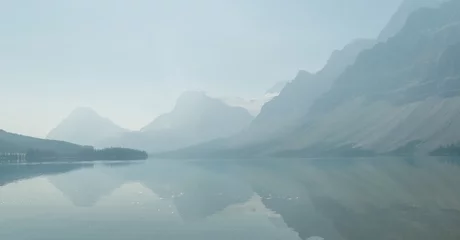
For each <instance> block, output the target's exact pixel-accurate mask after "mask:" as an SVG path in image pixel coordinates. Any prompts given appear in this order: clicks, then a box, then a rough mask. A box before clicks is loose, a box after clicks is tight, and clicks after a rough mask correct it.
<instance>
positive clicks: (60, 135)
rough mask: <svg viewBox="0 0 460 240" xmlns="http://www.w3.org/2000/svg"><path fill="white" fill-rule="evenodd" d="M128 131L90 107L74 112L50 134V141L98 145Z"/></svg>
mask: <svg viewBox="0 0 460 240" xmlns="http://www.w3.org/2000/svg"><path fill="white" fill-rule="evenodd" d="M126 131H127V130H125V129H123V128H121V127H120V126H118V125H116V124H115V123H113V122H112V121H111V120H110V119H108V118H105V117H102V116H101V115H99V114H98V113H97V112H96V111H94V110H93V109H91V108H88V107H79V108H76V109H75V110H73V111H72V112H71V113H70V115H69V116H68V117H67V118H65V119H64V120H63V121H62V122H61V123H59V124H58V126H57V127H56V128H54V129H53V130H51V131H50V132H49V133H48V136H47V138H48V139H54V140H62V141H68V142H73V143H77V144H81V145H97V144H98V142H99V141H101V140H103V139H105V138H108V137H112V136H116V135H118V134H120V133H122V132H126Z"/></svg>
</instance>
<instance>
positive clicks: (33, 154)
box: [25, 147, 148, 162]
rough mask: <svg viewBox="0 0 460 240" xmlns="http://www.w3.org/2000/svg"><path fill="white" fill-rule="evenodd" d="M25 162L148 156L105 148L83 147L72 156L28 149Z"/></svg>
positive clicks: (127, 150)
mask: <svg viewBox="0 0 460 240" xmlns="http://www.w3.org/2000/svg"><path fill="white" fill-rule="evenodd" d="M25 158H26V160H27V161H29V162H40V161H55V160H74V161H97V160H101V161H103V160H144V159H147V158H148V154H147V153H146V152H144V151H139V150H135V149H129V148H105V149H94V148H93V147H84V148H83V149H82V150H80V151H78V152H75V153H73V154H58V153H56V152H54V151H50V150H41V149H40V150H39V149H30V150H29V151H27V153H26V157H25Z"/></svg>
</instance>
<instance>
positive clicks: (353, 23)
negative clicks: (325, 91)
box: [0, 0, 401, 136]
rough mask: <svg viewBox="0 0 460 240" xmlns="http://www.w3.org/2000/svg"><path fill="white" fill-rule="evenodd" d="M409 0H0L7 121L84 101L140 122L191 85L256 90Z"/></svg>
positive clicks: (33, 130)
mask: <svg viewBox="0 0 460 240" xmlns="http://www.w3.org/2000/svg"><path fill="white" fill-rule="evenodd" d="M400 1H401V0H347V1H345V0H129V1H128V0H124V1H122V0H21V1H17V0H4V1H0V84H1V87H2V89H4V90H6V91H2V92H3V93H2V94H0V109H2V111H3V112H4V113H2V117H1V119H0V128H4V129H5V130H9V131H15V132H20V133H24V134H30V135H34V136H44V135H46V133H47V132H48V131H49V130H50V129H51V128H52V127H53V126H55V125H56V124H57V123H58V122H59V121H60V120H61V119H62V118H63V117H65V116H66V115H67V114H68V113H70V112H71V111H72V110H73V108H75V107H78V106H89V107H92V108H94V109H95V110H96V111H98V112H100V113H101V114H102V115H106V116H108V117H110V118H111V119H112V120H114V122H116V123H119V124H120V125H122V126H124V127H127V128H130V129H139V128H141V127H143V125H144V124H147V123H148V122H150V121H151V120H153V118H154V117H155V116H157V115H158V114H161V113H163V112H165V111H168V110H170V109H171V107H172V106H173V104H174V100H175V98H176V97H177V96H178V95H179V94H180V93H181V92H182V91H184V90H187V89H192V90H205V91H208V92H211V93H212V94H213V95H226V96H242V97H257V96H259V95H261V94H263V92H265V90H266V89H268V88H269V87H270V86H271V85H272V84H274V83H275V82H277V81H282V80H288V79H291V78H292V77H294V76H295V75H296V72H297V71H298V70H299V69H305V70H310V71H316V70H318V69H319V68H321V66H323V64H324V63H325V61H326V60H327V57H328V56H329V54H330V53H331V52H332V51H333V50H335V49H340V48H342V47H343V46H344V45H345V44H346V43H348V42H350V41H351V40H352V39H355V38H362V37H366V38H370V37H375V36H377V35H378V33H379V31H380V30H381V29H382V28H383V26H384V25H385V24H386V22H387V21H388V20H389V18H390V16H391V15H392V13H393V12H395V10H396V8H397V6H398V5H399V3H400Z"/></svg>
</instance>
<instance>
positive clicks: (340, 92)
mask: <svg viewBox="0 0 460 240" xmlns="http://www.w3.org/2000/svg"><path fill="white" fill-rule="evenodd" d="M459 13H460V1H457V0H455V1H451V2H448V3H444V4H442V5H441V6H440V7H439V8H426V9H420V10H418V11H416V12H414V13H413V14H411V16H410V17H409V19H408V20H407V22H406V25H405V26H404V28H403V29H402V30H401V32H399V33H398V34H397V35H396V36H395V37H393V38H391V39H389V40H388V41H387V42H385V43H380V44H378V45H376V46H375V47H374V48H372V49H371V50H369V51H366V52H363V53H362V54H361V55H360V56H359V57H358V58H357V60H356V63H355V64H354V65H353V66H352V67H350V68H348V69H347V70H346V71H345V72H344V73H343V74H342V75H341V76H340V77H339V78H338V79H337V80H336V81H335V83H334V85H333V86H332V88H331V90H330V91H329V92H328V93H327V94H325V95H323V96H322V97H321V98H320V99H318V101H316V102H315V104H314V105H313V106H312V108H311V111H310V114H309V115H308V116H307V117H306V118H304V125H303V126H302V127H300V128H297V129H296V130H295V131H294V132H292V133H291V135H290V136H287V135H286V136H285V138H284V139H283V141H282V144H280V145H278V146H277V147H276V148H275V149H273V148H272V152H277V153H278V154H279V155H296V156H298V155H302V156H305V155H317V154H323V153H325V152H331V151H337V152H336V154H339V155H340V154H342V152H343V151H345V152H350V151H351V152H363V151H364V152H367V153H369V152H373V153H378V154H380V153H392V152H397V153H398V154H401V153H404V152H405V153H406V154H413V153H428V152H430V151H433V150H434V149H436V148H439V147H441V146H444V145H448V144H455V143H458V142H459V141H460V130H459V129H460V125H459V123H460V114H459V113H460V84H459V83H460V68H459V67H458V66H460V14H459ZM318 149H320V150H318ZM318 151H319V152H318Z"/></svg>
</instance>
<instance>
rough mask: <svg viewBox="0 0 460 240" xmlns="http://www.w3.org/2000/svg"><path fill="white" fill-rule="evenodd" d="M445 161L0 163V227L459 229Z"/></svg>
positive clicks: (160, 231) (278, 231)
mask: <svg viewBox="0 0 460 240" xmlns="http://www.w3.org/2000/svg"><path fill="white" fill-rule="evenodd" d="M457 163H458V161H456V160H455V159H434V158H419V159H409V158H408V159H392V158H375V159H317V160H295V159H285V160H283V159H277V160H270V159H257V160H235V161H230V160H214V161H210V160H207V161H204V160H202V161H186V162H185V161H166V160H165V161H162V160H151V161H147V162H144V163H137V164H129V163H119V164H115V163H112V164H107V163H95V164H47V165H44V164H42V165H0V184H1V185H2V187H0V212H2V214H0V239H28V240H29V239H31V240H35V239H37V240H38V239H82V236H84V237H85V239H146V238H148V239H152V238H154V239H183V238H186V239H209V240H210V239H235V238H240V239H297V240H298V239H302V240H304V239H313V240H317V239H338V240H348V239H350V240H352V239H358V240H361V239H417V240H420V239H430V240H431V239H460V229H459V228H458V226H460V191H459V190H460V189H459V183H460V167H459V165H458V164H457ZM24 226H27V227H28V229H30V230H29V231H27V232H24V231H23V228H24ZM2 234H3V235H2Z"/></svg>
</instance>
